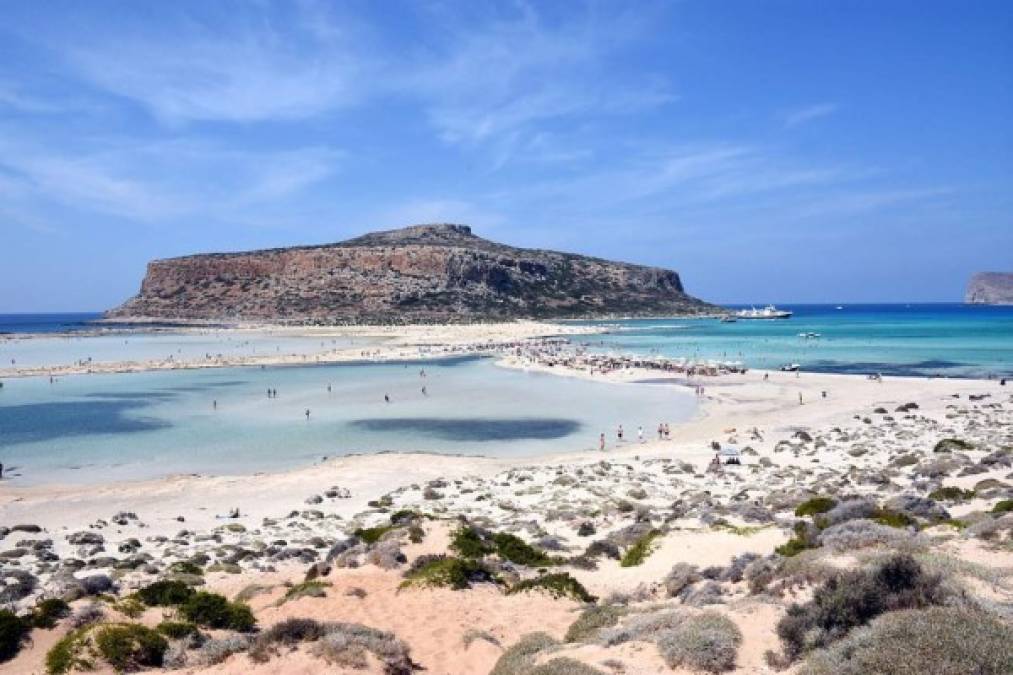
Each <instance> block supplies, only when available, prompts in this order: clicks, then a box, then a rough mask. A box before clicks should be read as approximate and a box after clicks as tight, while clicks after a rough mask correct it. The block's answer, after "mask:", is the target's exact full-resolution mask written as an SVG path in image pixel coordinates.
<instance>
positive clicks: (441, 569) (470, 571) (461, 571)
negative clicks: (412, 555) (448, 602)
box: [401, 556, 497, 590]
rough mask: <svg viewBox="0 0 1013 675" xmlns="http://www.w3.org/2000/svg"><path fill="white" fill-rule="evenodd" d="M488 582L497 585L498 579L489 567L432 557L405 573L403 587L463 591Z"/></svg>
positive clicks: (455, 559)
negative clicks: (426, 587) (442, 588)
mask: <svg viewBox="0 0 1013 675" xmlns="http://www.w3.org/2000/svg"><path fill="white" fill-rule="evenodd" d="M420 557H421V556H420ZM416 562H418V561H416ZM486 582H491V583H497V579H496V577H495V576H494V575H493V573H492V572H491V571H490V570H489V568H488V567H486V566H485V565H483V564H482V563H481V562H478V561H477V560H463V559H461V558H453V557H447V556H432V557H431V558H427V559H425V560H424V561H423V562H422V563H421V564H420V565H418V566H416V565H415V564H413V565H412V568H411V569H409V570H408V571H407V572H405V580H404V581H403V582H402V584H401V585H402V587H407V586H449V587H450V588H453V589H454V590H463V589H465V588H471V584H474V583H486Z"/></svg>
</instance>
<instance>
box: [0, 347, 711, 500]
mask: <svg viewBox="0 0 1013 675" xmlns="http://www.w3.org/2000/svg"><path fill="white" fill-rule="evenodd" d="M422 369H424V371H425V377H422V376H421V374H420V371H421V370H422ZM328 385H330V388H331V390H330V392H328V390H327V387H328ZM423 386H424V387H426V392H427V393H426V394H423V393H422V387H423ZM269 388H272V389H277V391H278V395H277V398H268V397H267V390H268V389H269ZM385 395H388V396H389V397H390V399H391V402H390V403H386V402H385V401H384V396H385ZM215 402H217V407H216V408H215V407H214V403H215ZM695 405H696V404H695V401H694V397H693V395H692V394H691V393H690V392H688V391H687V390H686V389H685V388H681V387H675V386H638V385H629V384H625V385H624V384H607V383H594V382H587V381H584V380H578V379H573V378H565V377H557V376H553V375H545V374H539V373H528V372H521V371H515V370H509V369H504V368H500V367H498V366H496V365H495V364H494V363H492V362H491V361H490V360H488V359H478V358H459V359H446V360H441V361H430V362H426V363H422V362H411V363H384V364H381V363H359V364H341V365H321V366H277V367H267V368H259V367H250V368H220V369H200V370H176V371H151V372H142V373H121V374H96V375H78V376H70V377H63V378H58V379H57V381H56V382H55V383H53V384H50V382H49V380H48V378H23V379H11V380H6V381H5V386H4V388H3V389H2V390H0V461H2V462H3V463H4V464H5V465H6V466H7V467H8V469H9V470H10V469H12V468H13V474H15V475H14V476H13V480H16V481H17V483H18V484H38V483H67V482H75V483H82V482H105V481H109V480H115V479H133V478H149V477H155V476H163V475H167V474H173V473H215V474H225V473H243V474H248V473H253V472H256V471H274V470H282V469H287V468H292V467H297V466H305V465H308V464H311V463H312V462H314V461H317V460H319V459H320V458H321V457H323V456H331V457H333V456H338V455H347V454H352V453H360V452H364V453H373V452H383V451H401V452H436V453H449V454H473V455H486V456H524V455H537V454H543V453H547V452H554V451H575V450H582V449H584V450H588V451H592V450H593V451H596V450H597V447H598V434H599V433H601V432H606V434H607V438H608V441H609V443H610V444H612V443H613V442H614V439H615V428H616V426H617V425H618V424H622V425H623V426H624V427H625V429H626V437H627V439H630V438H635V436H636V428H637V426H638V425H643V427H644V429H645V434H653V433H654V432H655V431H654V430H655V429H656V428H657V425H658V422H659V421H662V420H664V421H667V422H669V423H677V422H679V421H683V420H686V419H688V418H689V417H690V416H691V415H692V414H693V412H694V410H695ZM307 409H309V410H310V418H309V420H307V419H306V416H305V411H306V410H307Z"/></svg>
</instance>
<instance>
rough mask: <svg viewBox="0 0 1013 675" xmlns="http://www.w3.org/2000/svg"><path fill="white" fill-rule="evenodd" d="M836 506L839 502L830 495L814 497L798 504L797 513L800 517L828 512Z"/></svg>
mask: <svg viewBox="0 0 1013 675" xmlns="http://www.w3.org/2000/svg"><path fill="white" fill-rule="evenodd" d="M835 506H837V502H836V501H835V500H833V499H831V498H830V497H813V498H812V499H807V500H805V501H804V502H802V503H801V504H799V505H798V506H796V507H795V515H796V516H798V517H799V518H802V517H804V516H815V515H816V514H818V513H826V512H827V511H829V510H830V509H832V508H834V507H835Z"/></svg>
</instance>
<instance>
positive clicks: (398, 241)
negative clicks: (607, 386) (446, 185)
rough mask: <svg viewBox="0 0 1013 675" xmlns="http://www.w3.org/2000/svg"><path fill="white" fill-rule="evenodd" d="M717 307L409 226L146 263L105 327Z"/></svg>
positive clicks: (656, 284) (580, 265) (551, 257)
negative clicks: (135, 289) (139, 322)
mask: <svg viewBox="0 0 1013 675" xmlns="http://www.w3.org/2000/svg"><path fill="white" fill-rule="evenodd" d="M711 311H717V308H716V307H713V306H711V305H708V304H706V303H704V302H702V301H700V300H697V299H696V298H693V297H691V296H689V295H687V294H686V293H685V291H684V290H683V286H682V282H681V280H680V279H679V275H678V274H677V273H676V272H673V271H671V270H667V269H661V268H656V267H645V266H641V265H632V264H627V263H618V262H610V261H607V260H601V259H598V258H591V257H587V256H581V255H573V254H568V253H559V252H556V251H545V250H535V249H521V248H514V247H511V246H506V245H503V244H497V243H494V242H491V241H488V240H486V239H482V238H480V237H477V236H475V235H474V234H472V232H471V229H470V228H469V227H467V226H464V225H418V226H413V227H407V228H403V229H400V230H391V231H388V232H375V233H372V234H367V235H365V236H362V237H358V238H355V239H350V240H348V241H344V242H340V243H337V244H327V245H321V246H303V247H293V248H279V249H270V250H262V251H250V252H245V253H214V254H206V255H192V256H185V257H181V258H171V259H167V260H155V261H152V262H151V263H149V265H148V270H147V274H146V276H145V278H144V281H143V283H142V284H141V291H140V293H138V294H137V295H136V296H134V297H133V298H131V299H130V300H128V301H127V302H126V303H124V304H123V305H121V306H120V307H118V308H116V309H114V310H111V311H110V312H108V313H107V317H108V318H112V319H126V318H130V319H137V318H146V319H160V320H207V321H229V320H245V321H269V322H279V323H363V322H380V323H386V322H390V321H408V322H428V321H440V322H445V321H470V320H475V319H479V320H487V319H497V320H503V319H511V318H590V317H605V316H638V315H639V316H645V315H669V316H670V315H680V314H699V313H705V312H711Z"/></svg>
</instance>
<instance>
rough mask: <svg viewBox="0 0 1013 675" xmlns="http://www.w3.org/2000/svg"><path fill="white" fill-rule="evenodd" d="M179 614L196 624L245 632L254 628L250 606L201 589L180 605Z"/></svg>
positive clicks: (254, 623)
mask: <svg viewBox="0 0 1013 675" xmlns="http://www.w3.org/2000/svg"><path fill="white" fill-rule="evenodd" d="M180 614H182V616H183V617H184V618H185V619H186V620H187V621H191V622H193V623H195V624H197V625H198V626H204V627H207V628H227V629H230V630H235V631H239V632H240V633H245V632H248V631H251V630H253V629H254V627H255V626H256V624H257V620H256V619H255V618H254V617H253V612H251V611H250V608H249V607H248V606H246V605H244V604H242V603H239V602H229V601H228V600H226V599H225V597H224V596H221V595H218V594H217V593H207V592H204V591H201V592H200V593H196V594H194V595H193V596H191V597H190V599H188V600H187V601H186V602H185V603H183V605H182V606H181V607H180Z"/></svg>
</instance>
